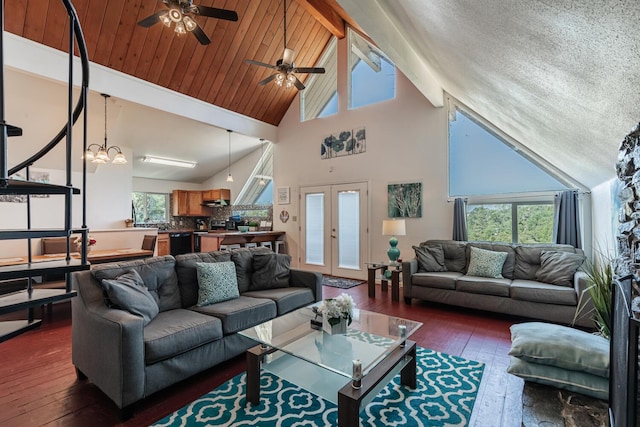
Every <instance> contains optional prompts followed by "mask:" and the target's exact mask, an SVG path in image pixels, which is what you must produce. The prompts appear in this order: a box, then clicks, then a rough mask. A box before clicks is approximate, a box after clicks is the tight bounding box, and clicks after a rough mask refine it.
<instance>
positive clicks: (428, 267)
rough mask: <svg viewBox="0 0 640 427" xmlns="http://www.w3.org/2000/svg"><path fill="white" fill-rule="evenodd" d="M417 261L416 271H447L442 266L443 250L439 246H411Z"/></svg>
mask: <svg viewBox="0 0 640 427" xmlns="http://www.w3.org/2000/svg"><path fill="white" fill-rule="evenodd" d="M413 250H414V251H415V253H416V260H417V261H418V271H425V272H432V271H447V267H445V265H444V249H442V246H440V245H433V246H413Z"/></svg>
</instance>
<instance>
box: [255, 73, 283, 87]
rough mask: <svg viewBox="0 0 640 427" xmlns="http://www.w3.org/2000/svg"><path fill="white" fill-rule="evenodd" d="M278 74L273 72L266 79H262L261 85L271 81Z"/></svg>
mask: <svg viewBox="0 0 640 427" xmlns="http://www.w3.org/2000/svg"><path fill="white" fill-rule="evenodd" d="M277 75H278V73H275V74H271V75H270V76H269V77H267V78H266V79H264V80H262V81H261V82H260V83H258V84H259V85H260V86H264V85H266V84H267V83H269V82H270V81H271V80H273V79H275V78H276V76H277Z"/></svg>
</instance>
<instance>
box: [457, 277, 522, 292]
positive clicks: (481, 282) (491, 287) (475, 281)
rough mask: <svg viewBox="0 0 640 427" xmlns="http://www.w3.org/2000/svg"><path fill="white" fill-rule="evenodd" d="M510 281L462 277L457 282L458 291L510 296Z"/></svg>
mask: <svg viewBox="0 0 640 427" xmlns="http://www.w3.org/2000/svg"><path fill="white" fill-rule="evenodd" d="M510 284H511V280H510V279H493V278H489V277H478V276H462V277H459V278H458V280H456V290H457V291H460V292H469V293H472V294H486V295H496V296H499V297H508V296H509V287H510Z"/></svg>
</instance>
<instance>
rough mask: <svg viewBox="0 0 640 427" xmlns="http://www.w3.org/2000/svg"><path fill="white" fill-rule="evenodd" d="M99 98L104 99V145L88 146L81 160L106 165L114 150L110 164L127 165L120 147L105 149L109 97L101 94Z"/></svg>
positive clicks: (113, 146)
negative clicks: (110, 152)
mask: <svg viewBox="0 0 640 427" xmlns="http://www.w3.org/2000/svg"><path fill="white" fill-rule="evenodd" d="M100 96H102V97H103V98H104V144H103V145H99V144H91V145H89V146H88V147H87V151H85V152H84V155H83V156H82V158H83V159H84V160H87V161H90V162H91V163H107V162H109V161H110V160H111V158H109V151H110V150H116V155H115V157H114V158H113V162H112V163H113V164H116V165H122V164H124V163H127V159H126V158H125V157H124V154H122V150H121V149H120V147H118V146H117V145H112V146H111V147H107V98H110V95H107V94H106V93H101V94H100ZM92 147H97V149H98V151H97V152H96V153H94V152H93V150H92Z"/></svg>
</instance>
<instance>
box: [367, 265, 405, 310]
mask: <svg viewBox="0 0 640 427" xmlns="http://www.w3.org/2000/svg"><path fill="white" fill-rule="evenodd" d="M365 264H366V265H367V270H368V275H367V285H368V286H369V298H375V297H376V272H377V271H378V270H380V272H381V274H382V278H381V279H380V288H381V289H382V291H383V292H387V289H388V279H387V276H386V275H385V273H386V272H387V270H389V271H391V301H400V273H402V263H399V262H367V263H365Z"/></svg>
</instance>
